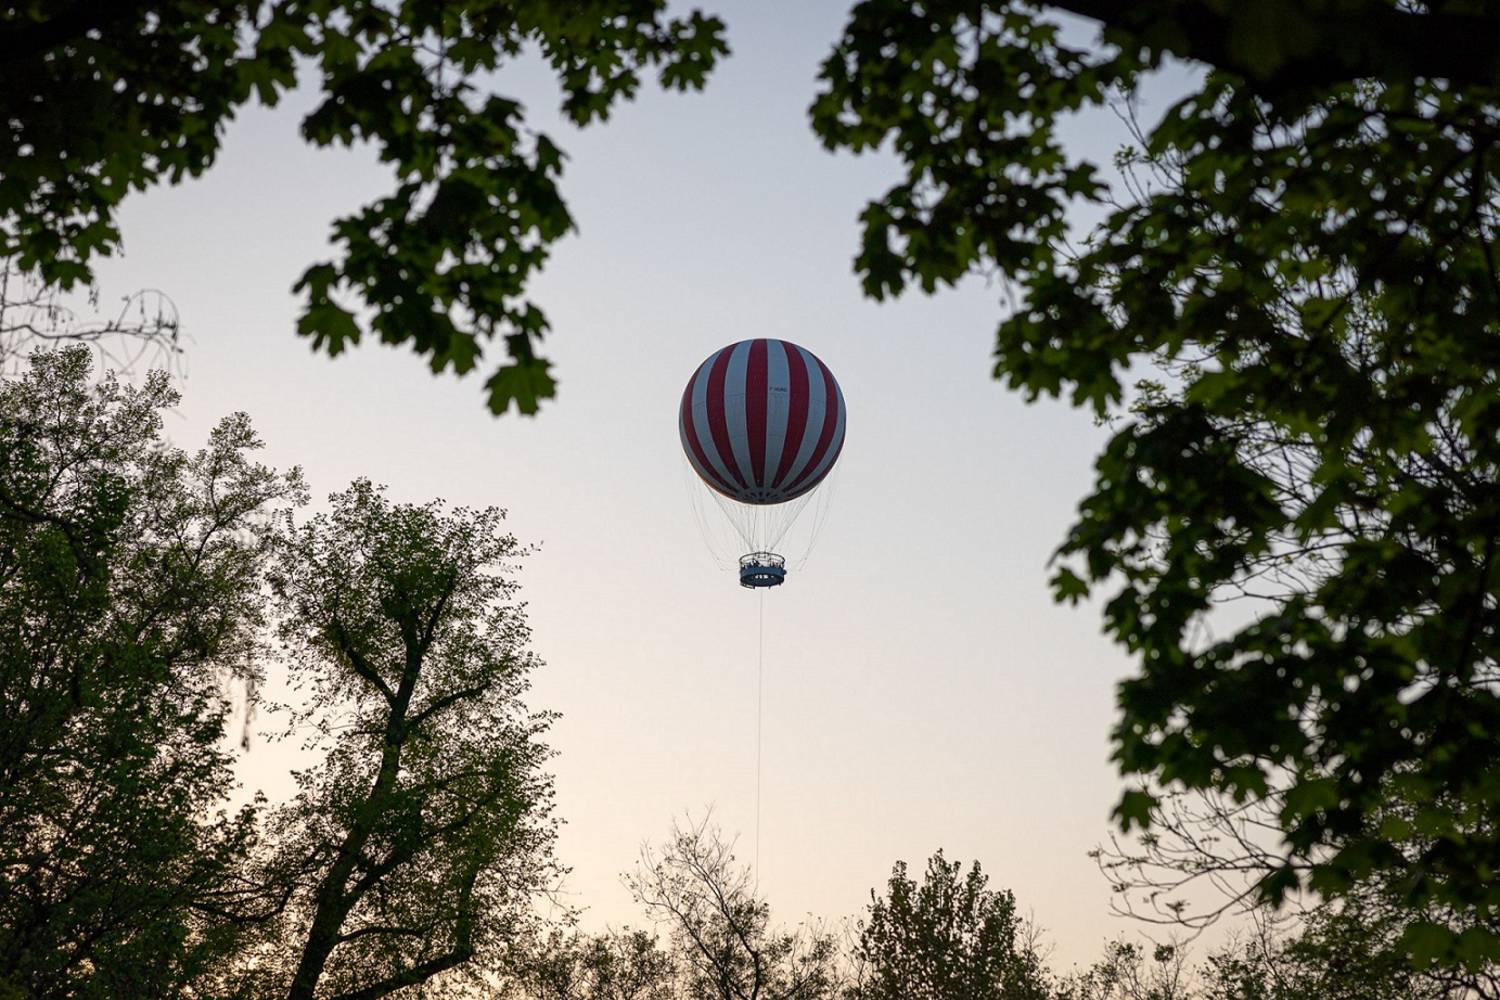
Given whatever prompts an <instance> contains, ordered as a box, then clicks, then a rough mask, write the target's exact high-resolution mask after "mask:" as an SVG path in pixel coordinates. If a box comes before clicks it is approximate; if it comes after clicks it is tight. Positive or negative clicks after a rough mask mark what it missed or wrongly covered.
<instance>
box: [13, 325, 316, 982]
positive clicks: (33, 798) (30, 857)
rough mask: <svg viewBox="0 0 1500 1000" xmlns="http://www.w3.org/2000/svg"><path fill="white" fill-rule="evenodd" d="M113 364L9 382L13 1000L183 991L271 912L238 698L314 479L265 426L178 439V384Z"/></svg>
mask: <svg viewBox="0 0 1500 1000" xmlns="http://www.w3.org/2000/svg"><path fill="white" fill-rule="evenodd" d="M91 353H92V352H91V351H90V350H89V349H88V348H87V347H73V348H70V349H68V350H65V351H59V352H52V353H44V352H38V353H36V354H33V355H32V359H31V365H30V368H29V369H28V370H27V371H26V372H25V373H24V374H23V375H20V376H17V377H14V378H11V379H8V380H6V381H5V382H4V383H3V384H0V456H4V461H3V462H0V995H9V993H10V992H11V991H13V992H15V993H16V994H18V995H23V996H47V997H111V996H171V995H175V994H176V991H177V990H178V989H179V988H180V987H181V986H182V985H183V984H184V983H186V982H189V981H191V980H193V979H194V978H196V977H197V976H198V975H200V974H202V973H203V972H204V971H205V970H206V969H209V968H211V967H212V965H213V964H214V963H215V962H217V961H219V960H221V959H222V958H223V956H224V955H226V954H227V953H229V952H230V951H232V950H233V949H234V948H235V947H237V946H238V942H239V940H240V930H241V928H243V927H244V926H245V925H246V924H247V923H249V922H253V920H254V919H255V918H256V914H257V913H258V912H260V910H261V908H262V907H261V900H260V899H259V896H260V893H259V890H258V888H257V887H255V886H249V885H247V884H245V883H244V882H243V881H241V880H240V879H239V878H238V877H237V872H238V865H239V861H240V858H241V857H242V856H243V855H245V854H246V853H248V852H249V851H250V850H251V848H252V847H253V845H254V843H255V838H256V829H255V826H254V822H253V820H254V812H255V809H254V807H253V806H249V807H246V808H244V809H242V810H239V811H237V812H234V813H228V812H225V811H224V806H225V802H226V799H227V797H228V795H229V793H230V791H231V789H232V788H233V784H234V782H233V774H232V772H231V766H232V763H233V760H232V757H233V755H232V753H231V752H230V750H229V749H228V748H227V747H226V745H225V735H226V728H227V722H228V716H229V710H230V699H229V693H228V683H229V682H230V681H232V680H238V681H241V682H243V683H245V684H248V685H250V686H252V687H253V685H254V684H255V682H256V681H257V679H258V677H259V672H260V669H261V663H260V656H261V654H262V651H263V650H262V645H263V644H262V630H263V627H264V625H265V622H266V620H267V615H268V611H267V608H266V600H265V594H264V593H263V590H262V587H261V582H262V579H261V568H262V565H263V563H264V560H265V556H266V554H267V553H268V551H269V547H270V544H271V538H272V535H273V530H272V529H273V519H272V517H271V516H270V515H271V514H272V512H273V511H275V510H276V509H278V508H284V507H286V506H287V505H290V504H294V503H296V502H298V501H299V500H300V498H301V493H302V487H301V484H300V481H299V479H298V477H297V476H296V475H295V473H294V474H292V475H290V476H281V475H277V474H276V473H274V472H273V471H271V470H269V469H267V468H265V467H264V466H261V465H259V464H257V463H256V462H255V461H254V453H255V451H256V449H257V448H259V446H260V442H259V441H258V439H257V438H256V436H255V434H254V432H253V431H252V430H251V427H250V424H249V422H248V420H247V419H246V418H245V416H244V415H243V414H237V415H235V416H231V417H228V418H226V419H225V420H223V421H222V422H221V423H220V424H219V425H218V426H217V427H216V428H215V430H214V431H213V433H212V435H211V436H210V438H209V441H208V444H207V445H206V447H204V448H203V449H202V450H200V451H198V452H197V453H188V452H184V451H182V450H181V449H178V448H175V447H172V446H171V445H169V444H168V443H167V442H166V441H165V440H164V439H163V437H162V414H163V412H165V411H166V410H169V409H170V408H171V407H173V406H174V405H175V404H176V402H177V395H176V393H175V392H174V391H173V390H172V389H171V387H170V386H169V385H168V383H167V380H166V378H165V376H163V375H161V374H160V373H158V374H155V375H152V376H151V377H149V378H147V379H146V380H145V381H144V383H143V384H142V385H141V386H139V387H131V386H129V385H127V384H125V383H123V382H122V381H120V380H118V379H116V378H114V377H113V376H109V375H106V376H104V377H103V378H102V379H100V380H99V381H97V382H95V381H93V377H94V372H93V364H92V361H91Z"/></svg>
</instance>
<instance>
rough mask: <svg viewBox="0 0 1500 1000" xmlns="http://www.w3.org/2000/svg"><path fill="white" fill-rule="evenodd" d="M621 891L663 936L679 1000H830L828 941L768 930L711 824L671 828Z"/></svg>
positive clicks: (806, 929) (807, 933)
mask: <svg viewBox="0 0 1500 1000" xmlns="http://www.w3.org/2000/svg"><path fill="white" fill-rule="evenodd" d="M625 883H626V885H627V886H628V887H629V888H630V890H631V892H632V893H633V894H634V896H635V899H636V901H637V902H638V903H641V904H642V905H643V906H645V907H646V909H647V911H648V912H650V913H651V914H652V916H653V917H655V918H657V919H659V920H660V921H661V922H662V923H663V924H664V925H665V926H666V927H667V928H668V929H669V931H670V934H671V941H672V952H673V954H674V955H675V957H676V959H677V965H678V970H679V975H680V982H679V990H680V992H679V996H681V997H683V998H684V1000H833V998H834V997H835V996H837V994H838V987H839V982H840V971H839V968H838V958H839V956H838V949H837V945H836V942H835V940H834V937H833V935H831V934H829V933H828V932H826V931H825V930H823V929H822V928H821V927H820V926H818V925H817V924H804V925H802V926H799V927H796V928H792V929H783V928H778V927H775V926H773V925H772V923H771V910H770V906H769V905H768V904H767V903H766V902H765V901H764V900H763V899H762V898H761V897H760V896H759V895H758V893H757V891H756V886H755V882H754V878H753V875H752V873H751V872H750V870H749V869H748V868H746V867H744V866H742V865H740V864H739V863H738V862H737V861H736V860H735V856H734V844H733V842H732V841H729V840H726V839H725V837H724V836H723V834H722V833H721V832H720V830H719V828H718V827H717V826H714V825H713V823H712V822H711V817H708V816H705V817H704V818H703V819H702V820H699V821H698V822H696V823H687V824H674V825H673V828H672V836H671V839H670V840H668V841H667V843H666V845H665V846H663V847H662V848H661V849H660V850H659V851H658V850H657V849H654V848H652V847H650V846H647V847H646V848H644V849H643V850H642V853H641V860H640V862H639V864H637V865H636V868H635V870H634V871H633V872H632V873H630V874H629V875H627V876H626V878H625Z"/></svg>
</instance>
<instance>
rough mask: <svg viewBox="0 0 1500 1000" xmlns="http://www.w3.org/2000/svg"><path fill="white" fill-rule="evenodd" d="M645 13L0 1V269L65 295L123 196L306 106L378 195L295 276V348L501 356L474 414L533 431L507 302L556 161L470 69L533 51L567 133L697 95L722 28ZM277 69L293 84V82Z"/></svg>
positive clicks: (635, 4)
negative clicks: (662, 94) (299, 341)
mask: <svg viewBox="0 0 1500 1000" xmlns="http://www.w3.org/2000/svg"><path fill="white" fill-rule="evenodd" d="M665 7H666V5H665V2H664V0H587V2H582V3H570V4H566V5H559V4H555V3H547V2H542V0H480V2H475V0H466V2H462V3H460V2H456V0H402V2H399V3H393V4H371V3H360V2H350V0H272V2H261V0H125V2H120V3H114V4H104V3H96V2H92V0H71V2H69V3H64V4H39V3H21V4H19V5H18V4H6V5H0V119H3V120H4V121H6V122H8V127H7V128H6V130H5V131H4V132H3V133H0V136H3V137H0V260H6V261H10V260H12V259H13V260H14V261H15V262H16V264H17V266H19V267H20V268H21V269H22V270H25V271H32V270H35V271H36V272H37V273H38V274H40V276H41V277H42V279H43V281H44V282H45V283H46V284H47V285H48V286H56V287H60V288H62V289H68V288H71V287H73V286H74V285H76V284H79V283H86V282H88V281H89V280H90V279H91V277H92V273H93V272H92V261H93V260H95V259H96V258H97V257H99V256H101V255H108V254H111V253H114V252H116V251H117V250H118V249H119V247H120V241H121V235H120V232H119V228H118V223H117V211H118V206H119V204H120V202H121V200H122V199H123V198H124V197H125V196H126V194H127V193H129V192H131V191H141V190H145V189H147V188H149V187H152V186H154V185H156V184H158V183H161V182H163V181H167V182H172V183H175V182H177V181H180V180H182V179H183V178H185V177H193V176H198V175H199V174H201V173H202V172H203V171H205V170H206V169H208V168H209V167H210V166H211V165H212V163H213V161H214V159H215V158H216V157H217V155H218V152H219V148H220V145H221V142H222V137H223V133H224V130H225V129H226V127H227V126H228V124H229V122H230V121H231V120H232V118H233V117H234V114H235V113H236V111H237V110H238V109H239V108H241V107H243V106H244V105H246V104H247V103H248V102H249V101H251V100H252V99H257V98H258V99H259V100H260V101H261V102H262V103H264V104H267V105H272V104H275V103H276V102H277V101H278V100H279V99H280V97H281V96H282V95H283V94H285V93H286V92H287V91H289V90H291V89H292V88H293V87H296V86H298V85H299V83H303V84H310V85H311V86H312V87H314V88H315V89H316V91H317V93H318V94H319V95H320V101H319V103H318V104H317V106H316V107H315V108H314V109H313V110H312V111H311V112H310V113H309V114H308V115H307V116H306V118H305V119H304V121H303V123H302V132H303V135H304V137H305V138H306V139H307V140H308V142H310V143H312V144H314V145H317V146H329V145H334V144H341V145H354V144H356V143H369V144H371V145H372V146H373V147H374V148H375V149H376V151H377V152H378V154H379V156H380V159H381V160H382V161H383V162H384V163H386V164H388V165H389V167H390V169H391V173H392V176H393V182H394V189H393V190H392V191H391V192H390V193H389V194H387V195H385V196H382V197H380V198H378V199H376V200H375V201H374V202H372V203H370V204H369V205H366V206H364V207H363V208H362V209H360V210H359V211H357V212H355V213H353V214H352V215H349V216H346V217H344V218H342V219H339V220H337V221H336V222H335V223H334V225H333V233H332V239H333V242H334V243H335V245H336V246H337V247H338V250H339V253H338V255H337V256H336V257H334V258H333V259H331V260H327V261H323V262H319V263H316V264H313V265H312V266H310V267H308V268H307V269H306V270H305V271H304V272H303V274H302V277H301V278H300V280H299V281H298V282H297V285H296V291H298V292H301V293H302V294H303V310H302V314H301V317H300V319H299V321H298V327H297V328H298V332H299V333H300V334H302V335H303V336H306V337H308V338H309V339H310V340H311V341H312V344H313V346H314V348H316V349H319V350H323V351H326V352H328V353H329V354H335V355H336V354H338V353H340V352H341V351H343V350H344V349H346V348H347V347H349V346H351V345H352V344H354V343H356V342H358V341H359V340H360V339H361V338H362V337H365V336H373V337H375V338H378V339H379V340H380V341H382V342H384V343H388V344H408V345H410V346H411V348H412V349H413V350H414V351H416V352H417V353H418V354H419V355H422V356H424V357H426V358H427V359H428V361H429V362H430V364H431V367H432V369H433V370H434V371H442V370H443V369H446V368H450V367H451V368H452V369H453V370H454V371H455V372H458V373H464V372H468V371H470V370H471V369H473V368H474V367H475V366H476V365H477V364H478V362H479V360H480V359H481V357H482V355H483V351H484V348H485V345H486V342H488V341H490V340H494V339H501V340H503V341H504V344H505V349H506V352H507V354H508V360H507V361H506V362H505V363H503V364H501V365H499V366H498V367H496V368H495V369H494V370H493V372H492V373H491V375H490V377H489V379H488V381H487V382H486V390H487V394H488V401H489V405H490V408H491V409H492V410H493V411H494V412H496V413H500V412H504V411H505V410H506V409H508V408H509V407H510V406H511V405H512V404H515V406H516V407H517V409H518V410H520V411H521V412H523V413H534V412H535V411H536V409H537V406H538V405H539V401H540V400H542V399H544V398H547V397H550V396H551V395H552V394H553V391H554V388H555V386H554V381H553V379H552V377H551V375H550V374H549V372H548V368H549V364H548V362H547V361H546V360H545V359H544V358H542V357H541V356H539V355H538V354H537V351H536V347H537V342H538V341H539V340H540V339H541V337H542V336H543V335H544V334H545V332H546V331H547V328H548V325H547V319H546V317H545V316H544V315H543V313H542V311H541V310H540V309H539V308H538V307H537V306H536V304H535V303H533V302H532V301H530V300H529V299H528V298H527V297H526V294H525V289H526V285H527V282H528V281H529V280H530V279H531V278H532V277H533V276H534V275H535V274H536V273H537V272H538V271H539V270H540V268H541V267H542V265H543V264H544V263H545V261H546V258H547V254H548V252H549V248H550V247H551V246H552V244H554V243H555V242H556V241H557V240H559V239H560V238H562V237H563V236H564V235H565V234H566V233H568V232H569V231H570V230H571V229H572V228H573V220H572V217H571V216H570V215H569V213H568V210H567V206H566V205H565V204H564V202H563V199H562V196H561V193H560V190H559V187H558V180H559V177H560V175H561V172H562V164H563V153H562V151H561V150H560V149H559V148H558V147H557V146H556V145H555V144H554V143H553V142H552V141H551V140H550V139H549V138H548V137H547V136H545V135H543V134H540V133H537V132H535V131H534V130H531V129H529V128H527V126H526V124H525V119H524V114H523V110H522V108H521V106H520V104H519V103H517V102H516V101H514V100H511V99H508V98H505V97H502V96H500V95H498V94H495V93H493V92H492V91H491V88H490V78H491V75H492V74H493V73H494V72H495V71H496V70H497V69H499V68H500V67H501V66H502V65H503V64H504V63H505V62H506V61H507V60H509V59H512V58H514V57H516V56H518V55H519V54H521V53H522V52H523V51H524V50H527V49H533V50H536V51H538V52H539V53H540V55H541V56H542V58H543V59H545V61H546V62H547V64H548V65H549V66H550V67H551V69H552V70H553V72H554V73H555V74H556V76H557V79H558V83H559V85H560V87H561V91H562V108H563V111H564V113H565V114H566V115H567V116H568V117H569V118H570V119H571V120H572V121H573V122H575V123H577V124H579V125H585V124H588V123H590V122H594V121H598V120H601V119H603V118H605V117H607V115H608V114H609V112H610V110H611V108H613V107H614V105H615V104H616V103H617V102H618V101H620V100H625V99H629V98H630V97H632V96H634V94H635V93H636V91H637V90H638V88H639V86H640V81H641V76H642V74H643V73H644V72H645V71H646V70H648V69H649V68H652V67H654V68H655V69H656V70H657V75H658V77H659V79H660V81H661V83H662V85H663V86H665V87H668V88H671V89H676V90H685V89H690V88H693V89H696V88H701V87H702V85H703V83H704V81H705V79H706V76H707V73H708V72H709V70H710V69H711V68H712V66H713V64H714V63H715V61H716V60H717V59H718V58H719V57H720V56H722V55H723V54H724V53H725V52H727V46H726V45H725V42H724V39H723V27H724V26H723V24H722V22H720V21H719V20H718V19H717V18H712V17H705V16H704V15H702V14H700V13H698V12H696V11H694V12H692V13H690V14H688V15H687V16H684V17H669V16H668V15H667V14H666V13H665ZM299 74H300V75H299Z"/></svg>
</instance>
